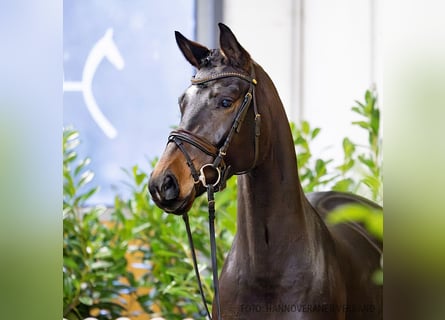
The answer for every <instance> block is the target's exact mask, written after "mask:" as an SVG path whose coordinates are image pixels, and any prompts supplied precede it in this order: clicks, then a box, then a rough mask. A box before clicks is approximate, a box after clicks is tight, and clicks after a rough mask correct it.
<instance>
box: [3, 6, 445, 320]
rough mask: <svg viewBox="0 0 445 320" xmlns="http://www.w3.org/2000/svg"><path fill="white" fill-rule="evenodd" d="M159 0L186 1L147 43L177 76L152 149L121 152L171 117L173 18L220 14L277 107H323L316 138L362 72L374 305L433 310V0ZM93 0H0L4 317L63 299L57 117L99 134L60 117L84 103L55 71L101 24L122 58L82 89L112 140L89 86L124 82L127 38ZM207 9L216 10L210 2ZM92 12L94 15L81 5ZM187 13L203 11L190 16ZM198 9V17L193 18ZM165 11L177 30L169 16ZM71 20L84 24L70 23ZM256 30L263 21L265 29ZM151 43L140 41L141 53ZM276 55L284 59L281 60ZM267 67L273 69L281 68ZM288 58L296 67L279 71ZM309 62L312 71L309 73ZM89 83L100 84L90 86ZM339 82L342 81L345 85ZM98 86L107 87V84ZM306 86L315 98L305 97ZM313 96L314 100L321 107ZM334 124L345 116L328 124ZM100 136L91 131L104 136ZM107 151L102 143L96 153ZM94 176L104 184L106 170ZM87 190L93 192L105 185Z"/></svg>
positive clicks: (440, 263) (437, 176)
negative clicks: (380, 188) (377, 285)
mask: <svg viewBox="0 0 445 320" xmlns="http://www.w3.org/2000/svg"><path fill="white" fill-rule="evenodd" d="M164 2H166V3H168V4H169V5H170V6H171V8H170V9H171V11H175V10H174V9H175V8H176V7H178V6H179V3H181V8H189V9H184V12H183V15H182V17H185V16H189V14H190V16H189V18H190V20H188V21H189V22H184V21H182V20H181V19H182V18H181V19H179V18H178V17H177V16H175V17H172V16H170V15H168V14H166V15H165V16H164V19H162V20H163V21H170V20H176V19H178V23H175V22H170V26H171V29H170V30H167V29H163V28H161V27H160V26H155V29H156V32H162V33H163V32H165V33H166V34H167V37H166V38H162V41H161V42H160V43H159V45H160V46H161V45H162V47H163V46H169V48H170V49H168V50H172V51H171V52H170V51H168V55H169V56H171V57H172V59H177V60H176V61H177V63H178V64H181V67H180V68H179V69H178V70H174V73H173V77H170V78H169V79H170V80H171V81H177V80H175V79H176V78H180V79H182V80H178V81H183V83H182V84H181V85H180V86H178V88H177V89H172V91H174V94H173V93H172V96H166V97H164V98H165V99H172V100H171V101H172V102H169V103H168V105H167V104H164V105H163V108H164V107H165V108H166V109H165V111H163V112H162V114H161V115H160V116H159V117H156V119H157V120H158V121H161V120H160V118H162V117H163V116H166V115H167V114H170V112H172V114H170V116H171V119H169V120H167V121H166V123H165V125H166V126H167V127H165V129H164V130H165V131H164V133H163V134H160V139H161V140H160V142H159V147H157V148H159V149H158V150H156V148H155V147H153V148H152V147H147V148H146V149H145V147H144V148H142V147H140V148H138V150H139V151H138V153H135V154H133V155H132V156H133V157H134V159H135V160H136V159H143V158H144V157H145V156H147V157H149V158H150V157H151V155H152V154H153V155H155V154H156V153H158V154H159V150H162V148H163V145H164V143H165V137H166V133H167V132H168V131H169V128H168V126H170V125H172V124H174V123H176V120H177V116H178V114H177V111H175V110H176V97H177V96H178V95H179V94H180V93H181V92H182V90H184V88H185V87H186V86H187V85H188V84H189V82H188V81H189V77H190V75H191V74H192V73H193V71H192V70H191V69H190V67H189V65H188V64H187V63H186V62H185V60H184V59H183V58H182V57H181V55H180V53H179V51H178V50H177V49H176V48H175V46H174V38H173V31H174V30H179V31H181V32H183V34H185V35H186V36H188V37H190V38H195V39H197V40H198V41H201V42H202V43H203V44H205V45H208V46H212V44H214V43H215V44H216V39H217V38H215V29H214V28H215V27H216V22H219V21H223V22H225V23H227V24H228V25H229V26H230V27H231V28H232V29H233V31H234V32H235V34H236V35H237V36H238V39H239V41H240V42H241V43H242V44H243V45H244V46H245V48H246V49H247V50H249V51H250V53H251V54H252V56H253V57H254V59H255V60H257V61H258V63H260V64H261V65H263V66H264V68H265V69H266V71H268V72H269V74H270V75H271V77H272V79H273V80H274V82H275V84H276V85H277V87H278V90H279V93H280V95H281V97H282V99H283V101H284V103H285V106H286V108H287V110H288V115H289V117H290V118H291V119H297V120H298V118H299V117H302V118H306V119H309V120H310V121H311V123H314V124H315V123H317V124H318V123H320V122H319V121H322V120H321V119H323V117H324V115H327V114H330V115H332V114H334V115H335V116H336V117H335V121H330V120H332V119H331V118H328V117H326V118H327V120H324V121H325V122H328V124H327V125H326V126H325V125H324V124H323V125H321V124H320V127H322V128H323V131H324V132H326V131H327V130H330V131H329V134H326V135H323V136H320V140H321V139H330V137H331V135H332V136H344V135H345V134H338V135H337V131H336V130H338V132H344V131H342V130H349V129H350V128H352V126H350V125H349V124H350V119H348V118H347V117H349V116H350V115H349V114H348V115H344V117H343V116H341V117H340V116H338V117H337V115H340V112H345V113H348V111H349V109H350V104H351V101H353V100H355V99H361V98H362V96H363V92H364V90H366V89H367V88H369V87H370V86H373V85H375V86H376V87H375V88H376V89H377V93H378V94H379V97H380V99H381V100H380V101H381V102H382V103H381V108H382V110H383V111H384V115H385V126H384V127H385V167H384V169H385V190H386V191H385V300H386V301H385V306H388V309H389V310H390V311H391V312H393V314H394V315H391V314H389V316H388V317H385V319H386V318H388V319H442V318H443V314H444V310H443V306H444V304H443V297H444V292H445V291H444V287H445V277H444V273H443V270H445V268H444V265H445V257H444V253H445V250H444V244H445V240H444V235H445V233H444V232H443V230H444V226H445V219H444V214H443V213H444V208H445V205H444V201H443V199H444V197H443V190H444V183H443V182H444V181H445V170H444V169H443V164H444V163H445V146H444V139H443V136H444V132H443V128H444V126H443V124H442V119H444V118H445V114H444V113H445V106H444V101H445V97H444V94H445V90H444V83H445V64H444V59H443V57H444V56H445V45H444V44H445V27H444V19H443V12H445V11H444V9H445V8H444V4H443V3H442V2H441V1H436V0H423V1H418V0H409V1H406V0H405V1H402V0H387V1H384V3H383V1H379V0H375V1H342V0H339V1H321V0H318V1H273V2H272V1H270V3H269V2H266V1H247V0H245V1H224V2H221V3H219V5H213V3H214V2H213V1H197V2H196V3H195V2H191V3H188V2H186V1H182V2H181V1H175V2H169V1H163V2H162V3H164ZM82 3H83V6H82ZM103 3H104V1H102V2H101V1H63V2H62V1H59V0H45V1H38V2H37V1H29V0H16V1H1V2H0V39H1V50H0V133H1V134H0V147H1V151H0V164H1V166H0V204H1V207H0V209H1V212H0V249H1V251H0V253H1V264H0V287H1V288H2V290H1V292H0V307H1V310H2V318H5V319H6V318H10V319H42V320H47V319H60V315H61V314H62V308H63V306H62V303H60V302H59V301H60V299H61V297H62V292H61V291H62V289H61V288H62V287H63V283H62V276H61V274H62V264H63V261H62V259H63V257H62V255H61V247H62V245H61V242H62V241H61V238H62V215H61V213H60V212H61V211H62V202H63V201H62V200H63V195H62V188H63V179H62V162H63V161H62V160H63V159H62V154H61V143H60V142H61V137H62V132H61V128H62V127H63V126H64V125H68V124H73V125H75V126H77V125H78V126H79V127H81V126H82V123H87V122H88V121H90V122H92V123H91V128H92V130H96V133H95V134H96V135H97V136H101V135H102V138H101V139H103V135H104V134H103V132H102V131H103V130H102V129H100V127H99V129H98V125H97V124H96V122H95V121H94V122H93V121H92V120H91V118H92V116H91V114H90V112H89V111H88V113H87V114H86V115H85V119H84V120H82V121H79V120H75V119H74V118H73V119H66V117H65V112H66V113H67V115H68V113H69V112H70V111H68V110H67V109H68V108H72V109H74V108H77V110H78V111H82V112H84V113H85V112H87V110H88V109H87V106H86V103H85V98H84V97H83V93H81V92H79V91H77V92H76V87H77V90H78V89H79V86H80V85H76V84H71V85H70V84H68V85H67V88H66V90H65V91H63V85H62V82H78V81H81V80H82V72H83V68H84V66H85V63H86V60H87V56H88V54H89V52H90V51H91V50H92V48H93V47H94V46H95V44H96V43H97V42H98V41H99V40H100V39H101V38H102V37H104V35H105V34H106V33H107V31H108V30H109V29H110V28H111V29H112V30H113V37H112V39H113V41H114V43H115V45H116V47H117V48H118V51H119V53H120V56H121V57H122V60H123V62H124V64H123V66H122V65H121V67H119V65H120V64H119V62H116V61H115V64H113V63H110V62H109V61H108V60H107V59H104V60H102V62H101V63H100V64H98V65H97V69H96V73H95V75H96V76H95V77H93V78H94V81H93V82H92V92H93V93H94V96H93V97H94V100H95V101H96V103H97V106H98V107H99V108H100V109H99V110H101V111H102V113H103V116H104V117H105V118H106V119H107V120H109V123H110V124H111V125H112V126H113V128H115V129H116V132H117V133H118V134H117V135H116V137H115V138H114V140H112V139H109V140H110V141H116V139H119V138H118V137H119V134H122V128H120V125H119V123H118V121H117V120H118V119H115V118H113V117H114V115H115V113H114V111H113V110H114V108H117V109H119V108H122V106H119V107H117V106H113V105H112V101H106V103H105V102H104V101H102V100H101V99H105V98H106V97H108V96H110V98H107V99H109V100H115V99H116V100H117V99H119V96H120V95H122V94H123V92H127V90H129V89H131V88H128V86H127V87H125V89H126V90H125V91H124V90H123V89H122V90H121V88H124V87H123V85H124V82H125V81H124V80H125V79H127V80H126V81H129V80H128V78H125V77H124V74H125V72H128V71H129V70H131V69H132V68H131V63H132V62H131V61H130V60H129V57H128V56H127V54H129V53H128V51H130V50H128V49H127V48H125V46H123V45H122V43H123V42H131V39H130V38H131V34H130V33H129V34H126V35H124V34H122V33H121V32H122V30H121V29H120V27H119V24H116V25H115V24H114V22H112V19H109V16H110V15H111V16H112V15H113V14H111V13H107V11H106V8H105V9H104V10H103V11H100V10H99V9H97V10H93V5H94V6H98V7H100V6H101V5H102V6H103ZM107 3H110V8H111V7H113V4H114V6H116V5H118V4H119V3H118V2H117V1H107ZM133 3H134V4H137V3H139V4H140V6H141V7H140V8H141V11H140V12H138V14H140V15H145V14H147V12H149V11H150V10H148V9H147V7H146V6H145V5H146V3H149V2H148V1H147V2H142V1H140V2H137V1H131V2H130V1H127V2H126V4H128V6H129V7H128V8H134V7H132V4H133ZM184 3H185V5H183V4H184ZM187 3H188V4H187ZM200 3H203V4H201V5H200ZM251 3H253V4H252V5H250V4H251ZM120 4H123V2H121V3H120ZM248 4H249V5H248ZM156 5H158V4H156ZM162 5H163V4H159V6H162ZM188 5H190V7H188ZM65 7H69V8H71V9H70V10H72V11H73V12H72V13H73V15H72V17H75V16H76V14H75V12H74V11H75V10H76V9H75V8H80V9H79V10H82V8H85V10H86V11H85V12H83V13H81V14H80V17H83V19H82V20H81V21H77V22H76V23H77V25H74V24H73V25H71V24H69V23H70V19H72V18H70V12H66V8H65ZM246 7H247V9H246ZM215 8H219V9H218V10H216V11H215ZM122 10H126V9H125V8H122ZM153 10H155V9H153ZM189 10H191V11H189ZM125 12H128V11H125ZM169 12H170V11H169ZM218 12H219V14H220V15H221V17H219V16H218ZM92 13H95V16H94V17H93V16H90V14H92ZM114 15H119V12H115V13H114ZM199 16H203V17H204V19H201V18H200V19H198V17H199ZM215 16H216V18H215ZM124 18H126V17H124ZM189 18H188V19H189ZM73 19H74V18H73ZM141 20H142V21H144V19H142V18H137V19H136V21H139V22H136V23H134V24H133V28H134V25H136V26H138V25H139V26H140V25H141V24H143V23H141ZM95 21H102V23H103V24H102V25H101V26H100V28H98V29H96V30H94V27H92V25H94V24H95ZM181 21H182V22H181ZM206 21H207V22H208V24H207V26H208V27H203V28H202V29H200V27H199V26H200V25H201V26H205V25H206V24H205V23H206ZM246 21H248V22H246ZM182 23H184V24H182ZM179 24H181V26H182V27H181V28H184V29H180V27H179ZM83 26H85V28H87V29H88V30H89V31H90V33H91V35H90V34H89V33H88V32H87V33H85V32H83V33H82V32H81V31H82V28H83ZM120 26H121V27H122V25H120ZM128 26H129V24H128ZM67 28H69V29H71V30H78V32H79V33H82V35H81V36H80V37H79V38H77V40H70V41H72V42H71V43H68V42H67V41H68V39H70V35H69V34H67V33H69V32H71V33H73V35H75V33H76V31H68V30H67ZM90 28H91V29H90ZM124 29H125V28H124ZM128 29H131V28H130V27H128ZM136 29H137V28H136ZM265 29H267V30H269V31H270V32H272V31H271V30H274V31H273V33H272V34H270V35H268V36H266V33H265V32H266V31H265ZM200 30H201V31H200ZM209 30H210V31H209ZM212 30H213V31H212ZM152 31H154V29H153V30H152ZM208 31H209V32H208ZM382 34H383V35H384V36H382ZM133 36H135V35H134V34H133ZM151 36H154V35H153V34H152V35H151ZM65 37H66V38H65ZM168 37H170V38H169V39H170V40H168ZM83 39H88V41H83ZM381 39H382V41H381ZM266 40H267V41H266ZM75 42H77V43H78V44H77V45H76V43H75ZM149 43H150V39H148V38H147V39H143V41H139V40H138V41H134V44H135V45H138V46H148V45H149ZM255 43H256V44H255ZM290 43H293V45H292V47H291V48H292V51H291V53H290V52H289V51H288V50H289V47H287V49H283V47H282V46H290ZM271 44H274V45H271ZM276 44H279V45H278V46H276ZM76 46H79V48H81V49H79V50H80V51H79V53H76V49H75V47H76ZM170 46H171V47H170ZM215 46H216V45H215ZM256 46H258V47H259V48H260V49H261V50H259V49H257V48H258V47H256ZM65 47H66V48H65ZM371 48H372V49H371ZM126 51H127V52H126ZM153 52H154V51H151V52H147V53H143V52H141V53H140V54H141V55H143V54H145V55H146V56H148V57H150V55H152V54H153ZM161 52H162V53H161V56H163V55H164V54H167V53H166V52H167V51H166V50H164V51H161ZM266 52H269V54H268V56H269V57H268V58H266V57H263V56H261V55H262V54H266ZM270 52H273V54H270ZM351 52H353V54H352V53H351ZM132 53H133V54H135V53H134V52H130V54H132ZM381 54H382V58H381V59H380V58H379V57H380V55H381ZM290 57H292V59H293V63H294V64H293V65H292V64H289V60H290ZM322 57H323V59H322ZM334 57H335V59H334ZM315 58H317V59H315ZM76 59H77V60H78V62H77V66H73V67H72V68H71V66H70V64H71V63H72V62H73V61H74V60H76ZM149 59H150V58H149ZM118 60H119V59H117V61H118ZM382 60H383V62H382ZM69 61H71V62H69ZM282 61H283V62H282ZM284 61H285V62H284ZM311 61H312V66H310V62H311ZM356 61H362V62H361V63H359V62H357V63H356ZM144 63H147V60H145V62H144V61H141V62H138V64H139V67H141V66H143V65H144ZM168 63H173V62H172V60H170V61H169V62H168ZM382 65H383V66H384V73H383V72H382V69H383V67H382ZM133 68H134V65H133ZM141 68H142V67H141ZM275 68H278V69H279V68H281V69H282V72H281V73H282V74H283V75H284V76H283V75H280V72H278V71H276V70H275ZM310 68H312V69H310ZM291 69H292V70H294V69H296V70H297V71H298V72H291ZM314 69H317V70H319V71H318V72H316V73H314V72H315V70H314ZM145 70H146V69H145ZM332 70H334V71H335V72H333V71H332ZM382 73H383V76H382ZM286 75H287V76H286ZM144 76H145V77H146V78H145V79H146V80H145V81H147V82H145V81H143V82H141V84H140V85H141V87H139V86H138V88H139V89H134V90H140V91H143V90H148V85H147V84H148V83H150V80H149V79H148V78H150V79H152V78H154V77H155V76H159V74H153V73H147V74H146V73H145V71H144ZM108 77H110V79H113V80H110V82H111V83H110V84H106V83H104V84H102V85H101V84H100V82H98V81H99V80H100V78H108ZM131 77H133V76H131ZM345 78H347V79H345ZM289 79H294V80H292V81H289ZM302 79H305V80H304V81H303V80H302ZM382 85H383V88H382ZM70 86H71V89H68V88H69V87H70ZM100 86H103V87H102V88H101V89H100V90H99V87H100ZM352 86H353V87H354V88H355V89H347V88H351V87H352ZM105 88H109V89H108V90H105ZM110 88H112V89H110ZM140 88H142V89H140ZM286 88H287V89H286ZM111 90H114V91H117V92H113V93H111ZM159 90H160V89H159ZM176 90H177V91H176ZM130 91H131V90H130ZM345 92H346V93H345ZM159 95H160V94H159ZM141 96H142V95H141ZM291 96H293V98H290V97H291ZM340 96H341V97H342V98H341V99H340V100H341V102H339V97H340ZM127 98H129V97H127ZM69 99H76V100H77V103H74V102H68V100H69ZM151 99H153V97H150V101H143V102H140V103H139V104H137V105H138V106H139V107H140V108H141V109H144V110H145V108H151V107H152V106H153V103H151ZM317 99H320V100H322V101H324V102H323V103H314V101H316V100H317ZM317 101H318V100H317ZM142 106H144V107H142ZM314 108H323V111H320V110H319V109H314ZM167 109H168V110H167ZM314 110H318V111H314ZM342 110H343V111H342ZM141 112H142V111H141ZM311 112H312V115H311V114H310V113H311ZM329 112H333V113H329ZM120 115H121V116H122V114H120ZM73 117H74V116H73ZM152 117H153V118H154V117H155V114H152V113H150V117H149V118H152ZM175 117H176V118H175ZM294 117H296V118H294ZM96 118H97V114H96ZM99 118H100V117H99ZM144 120H145V119H144ZM147 121H148V120H147ZM339 123H343V124H346V125H343V126H342V127H340V126H338V127H332V129H328V127H329V126H330V125H336V124H339ZM160 126H162V127H164V124H162V125H160ZM81 128H82V127H81ZM109 132H113V130H111V131H109ZM85 134H86V135H89V133H87V132H86V133H85ZM91 135H93V134H91ZM326 136H328V137H326ZM348 136H349V135H348ZM106 139H108V138H106ZM106 139H103V140H101V141H99V142H102V143H104V144H105V142H104V141H107V140H106ZM82 140H83V143H82V144H81V145H83V144H87V143H89V142H88V141H89V138H88V139H87V137H83V138H82ZM140 140H143V141H144V143H145V142H146V141H148V140H150V141H155V139H154V138H152V137H141V138H140ZM153 143H155V142H153ZM320 145H322V146H320V150H322V151H323V152H333V150H334V148H335V147H333V148H331V149H327V150H326V149H324V148H326V146H329V145H330V143H329V141H328V142H323V143H320ZM82 148H83V146H82ZM88 148H89V149H88V150H87V149H86V147H85V149H84V150H82V153H83V154H85V155H89V156H92V152H93V151H94V150H95V149H97V150H100V149H101V144H96V145H95V146H90V147H88ZM115 153H118V152H115ZM113 157H114V154H113V156H110V157H109V158H110V159H112V158H113ZM94 159H95V158H93V163H94V162H96V160H94ZM139 161H140V160H139ZM142 161H143V160H142ZM93 163H92V165H93ZM94 165H97V164H96V163H94ZM143 165H144V169H147V168H148V166H147V164H146V163H144V164H143ZM120 166H125V164H119V163H118V164H117V165H114V169H113V170H117V172H118V173H119V172H120V169H116V168H119V167H120ZM97 179H99V176H97ZM104 181H106V180H104ZM93 182H94V180H93ZM107 183H108V186H109V189H111V185H112V184H113V183H115V182H111V183H110V182H107ZM103 191H104V192H105V191H106V188H103ZM100 197H101V198H100V199H107V195H106V192H105V194H104V193H102V194H101V195H100ZM95 201H99V198H96V200H95ZM107 201H108V200H107ZM401 312H402V313H403V316H400V313H401Z"/></svg>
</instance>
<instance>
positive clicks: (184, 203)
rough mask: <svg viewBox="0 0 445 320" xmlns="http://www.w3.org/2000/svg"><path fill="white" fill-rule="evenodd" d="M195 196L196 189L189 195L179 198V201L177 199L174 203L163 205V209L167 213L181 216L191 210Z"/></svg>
mask: <svg viewBox="0 0 445 320" xmlns="http://www.w3.org/2000/svg"><path fill="white" fill-rule="evenodd" d="M195 198H196V195H195V191H194V190H192V192H191V193H190V194H189V195H188V196H186V197H184V198H183V199H178V200H177V201H175V203H174V204H170V205H168V206H163V208H162V209H163V210H164V211H165V212H167V213H170V214H174V215H178V216H181V215H183V214H184V213H187V212H188V211H189V210H190V208H191V207H192V205H193V202H195Z"/></svg>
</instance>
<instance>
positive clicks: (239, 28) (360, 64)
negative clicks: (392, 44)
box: [223, 0, 381, 159]
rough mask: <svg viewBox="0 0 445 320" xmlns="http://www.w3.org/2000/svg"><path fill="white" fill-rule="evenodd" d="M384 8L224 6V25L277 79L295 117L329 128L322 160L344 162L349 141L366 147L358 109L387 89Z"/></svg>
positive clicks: (318, 147) (335, 3)
mask: <svg viewBox="0 0 445 320" xmlns="http://www.w3.org/2000/svg"><path fill="white" fill-rule="evenodd" d="M377 4H378V1H377V0H310V1H307V0H295V1H292V0H275V1H268V0H243V1H239V0H224V6H223V17H224V22H225V23H226V24H227V25H228V26H229V27H230V28H231V29H232V30H233V32H234V33H235V35H236V36H237V38H238V40H239V41H240V42H241V44H242V45H243V46H244V47H245V48H246V50H248V51H249V52H250V53H251V55H252V57H253V58H254V59H255V60H256V61H257V62H258V63H260V64H261V65H262V66H263V67H264V69H265V70H266V71H267V72H268V73H269V75H270V76H271V78H272V80H273V81H274V83H275V85H276V86H277V89H278V92H279V93H280V96H281V98H282V100H283V103H284V105H285V108H286V112H287V114H288V117H289V118H290V119H291V120H293V121H299V120H300V119H306V120H308V121H309V122H310V123H311V124H312V125H313V126H317V127H321V128H322V132H321V134H320V136H319V138H317V140H318V142H317V144H315V145H314V152H316V156H317V157H324V158H326V157H334V158H336V159H341V157H342V149H341V141H342V139H343V137H344V136H349V137H353V138H354V140H355V141H357V142H359V143H366V139H367V137H366V135H364V134H363V133H362V130H360V129H356V128H354V127H353V126H351V121H354V120H357V117H358V116H356V115H354V114H353V113H352V112H351V111H350V109H351V107H352V106H353V105H354V100H360V101H362V100H363V95H364V92H365V90H366V89H368V88H370V87H371V86H377V90H378V89H379V88H381V85H380V79H381V68H380V59H379V45H378V44H379V42H380V36H381V35H380V29H379V23H378V22H379V19H378V17H379V15H378V13H379V7H378V6H377ZM376 83H377V85H376ZM380 95H381V92H380ZM380 107H381V105H380Z"/></svg>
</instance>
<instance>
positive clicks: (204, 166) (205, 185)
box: [199, 163, 221, 188]
mask: <svg viewBox="0 0 445 320" xmlns="http://www.w3.org/2000/svg"><path fill="white" fill-rule="evenodd" d="M207 167H210V168H212V169H213V170H215V171H216V173H217V174H218V178H217V179H216V182H214V183H210V182H207V177H206V175H205V173H204V169H205V168H207ZM199 173H200V175H199V181H201V183H202V185H203V186H204V187H206V188H207V187H208V186H209V185H211V186H212V187H216V186H217V185H218V183H219V181H220V180H221V170H220V169H219V168H218V167H215V166H214V165H213V164H212V163H208V164H205V165H203V166H202V167H201V169H199Z"/></svg>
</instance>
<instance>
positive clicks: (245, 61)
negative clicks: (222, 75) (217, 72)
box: [218, 23, 250, 71]
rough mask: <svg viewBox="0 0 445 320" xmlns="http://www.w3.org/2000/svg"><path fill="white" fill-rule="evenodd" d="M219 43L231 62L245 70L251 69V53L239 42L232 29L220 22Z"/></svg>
mask: <svg viewBox="0 0 445 320" xmlns="http://www.w3.org/2000/svg"><path fill="white" fill-rule="evenodd" d="M218 26H219V30H220V35H219V45H220V47H221V50H222V52H223V53H224V55H225V56H226V57H227V58H228V59H229V61H230V63H231V64H232V65H234V66H236V67H240V68H242V69H243V70H246V71H250V70H249V63H250V54H249V53H248V52H247V51H246V50H245V49H244V48H243V47H242V46H241V45H240V44H239V42H238V40H237V39H236V37H235V35H234V34H233V32H232V30H230V28H229V27H228V26H226V25H225V24H223V23H218Z"/></svg>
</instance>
